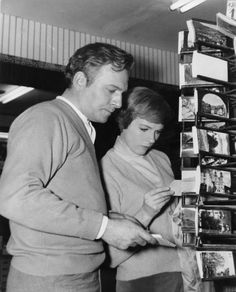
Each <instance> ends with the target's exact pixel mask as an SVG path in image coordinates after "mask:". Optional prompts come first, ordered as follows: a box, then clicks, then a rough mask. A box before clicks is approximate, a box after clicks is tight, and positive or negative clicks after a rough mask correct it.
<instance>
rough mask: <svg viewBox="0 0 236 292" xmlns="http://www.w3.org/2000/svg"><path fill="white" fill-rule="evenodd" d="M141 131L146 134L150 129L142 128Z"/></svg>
mask: <svg viewBox="0 0 236 292" xmlns="http://www.w3.org/2000/svg"><path fill="white" fill-rule="evenodd" d="M140 130H141V131H142V132H146V131H147V130H148V129H147V128H140Z"/></svg>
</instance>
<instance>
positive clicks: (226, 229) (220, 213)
mask: <svg viewBox="0 0 236 292" xmlns="http://www.w3.org/2000/svg"><path fill="white" fill-rule="evenodd" d="M198 231H199V232H200V233H207V234H218V235H220V234H223V235H225V234H232V232H233V231H232V214H231V210H225V209H199V210H198Z"/></svg>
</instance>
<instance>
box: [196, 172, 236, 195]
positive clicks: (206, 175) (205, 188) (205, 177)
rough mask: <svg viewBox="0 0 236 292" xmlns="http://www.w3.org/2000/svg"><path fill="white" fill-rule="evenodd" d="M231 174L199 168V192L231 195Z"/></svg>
mask: <svg viewBox="0 0 236 292" xmlns="http://www.w3.org/2000/svg"><path fill="white" fill-rule="evenodd" d="M231 186H232V177H231V172H230V171H226V170H219V169H214V168H201V185H200V190H201V191H202V192H207V193H217V194H228V195H230V194H232V190H231Z"/></svg>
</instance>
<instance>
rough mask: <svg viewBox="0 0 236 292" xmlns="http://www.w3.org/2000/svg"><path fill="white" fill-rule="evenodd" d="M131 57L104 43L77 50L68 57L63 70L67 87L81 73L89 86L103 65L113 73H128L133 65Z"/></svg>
mask: <svg viewBox="0 0 236 292" xmlns="http://www.w3.org/2000/svg"><path fill="white" fill-rule="evenodd" d="M133 62H134V59H133V56H132V55H131V54H129V53H127V52H125V51H124V50H122V49H120V48H118V47H116V46H113V45H111V44H106V43H92V44H88V45H86V46H84V47H82V48H80V49H78V50H76V51H75V53H74V54H73V55H72V56H71V57H70V59H69V62H68V64H67V66H66V68H65V77H66V82H67V87H71V84H72V81H73V78H74V75H75V74H76V73H77V72H79V71H81V72H83V73H84V74H85V76H86V78H87V85H90V84H91V83H92V82H93V80H94V78H95V76H96V73H97V72H98V70H99V69H100V68H101V67H102V66H103V65H108V64H111V65H112V69H113V70H114V71H122V70H127V71H130V70H131V68H132V65H133Z"/></svg>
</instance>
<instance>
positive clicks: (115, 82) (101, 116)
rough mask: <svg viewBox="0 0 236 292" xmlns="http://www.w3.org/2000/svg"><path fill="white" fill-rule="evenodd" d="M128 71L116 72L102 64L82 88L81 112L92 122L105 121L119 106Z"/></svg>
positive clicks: (126, 82) (125, 86)
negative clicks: (90, 81) (88, 82)
mask: <svg viewBox="0 0 236 292" xmlns="http://www.w3.org/2000/svg"><path fill="white" fill-rule="evenodd" d="M128 78H129V77H128V72H127V70H123V71H120V72H116V71H114V70H112V66H111V65H110V64H109V65H104V66H102V67H101V68H100V69H99V71H98V72H97V75H96V76H95V78H94V80H93V82H92V83H91V84H90V85H89V86H87V87H85V88H84V90H83V113H84V114H85V116H86V117H87V118H88V119H89V120H90V121H93V122H97V123H105V122H106V121H107V119H108V118H109V116H110V115H111V113H112V112H113V111H114V110H115V109H117V108H120V107H121V102H122V92H124V91H126V90H127V87H128Z"/></svg>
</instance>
